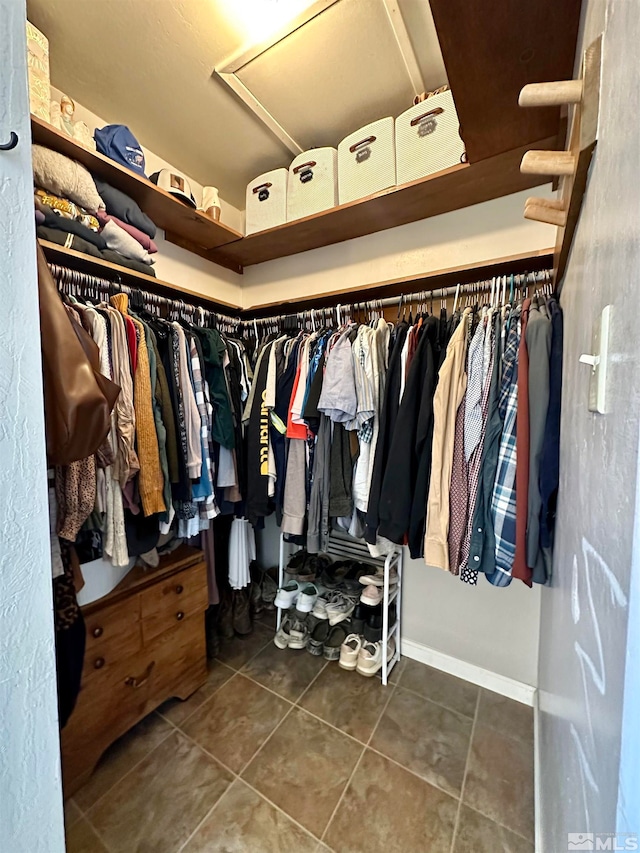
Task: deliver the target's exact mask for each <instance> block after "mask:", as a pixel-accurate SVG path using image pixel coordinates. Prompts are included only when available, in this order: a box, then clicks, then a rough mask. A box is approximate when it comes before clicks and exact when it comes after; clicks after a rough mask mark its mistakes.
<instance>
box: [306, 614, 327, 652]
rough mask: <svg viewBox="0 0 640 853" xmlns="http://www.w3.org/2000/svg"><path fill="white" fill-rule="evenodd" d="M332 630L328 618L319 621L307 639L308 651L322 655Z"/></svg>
mask: <svg viewBox="0 0 640 853" xmlns="http://www.w3.org/2000/svg"><path fill="white" fill-rule="evenodd" d="M330 630H331V627H330V625H329V623H328V622H327V621H326V620H325V621H323V622H318V624H317V625H316V626H315V628H314V629H313V631H312V632H311V633H310V634H309V639H308V641H307V651H308V652H309V654H310V655H315V656H316V657H320V655H321V654H322V651H323V648H324V644H325V642H326V640H327V638H328V636H329V631H330Z"/></svg>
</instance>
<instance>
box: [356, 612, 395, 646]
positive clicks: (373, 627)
mask: <svg viewBox="0 0 640 853" xmlns="http://www.w3.org/2000/svg"><path fill="white" fill-rule="evenodd" d="M396 618H397V616H396V609H395V607H390V608H389V624H388V630H389V631H390V630H391V629H392V628H393V626H394V625H395V624H396ZM362 633H363V634H364V638H365V640H368V641H369V642H370V643H377V642H379V641H380V640H381V639H382V608H381V607H380V608H378V609H377V610H375V611H373V612H372V613H371V614H370V616H369V617H368V619H367V621H366V622H365V623H364V630H363V632H362Z"/></svg>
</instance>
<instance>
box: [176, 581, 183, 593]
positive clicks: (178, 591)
mask: <svg viewBox="0 0 640 853" xmlns="http://www.w3.org/2000/svg"><path fill="white" fill-rule="evenodd" d="M176 592H177V593H178V595H181V594H182V593H183V592H184V587H183V586H182V584H181V583H179V584H178V586H177V587H176Z"/></svg>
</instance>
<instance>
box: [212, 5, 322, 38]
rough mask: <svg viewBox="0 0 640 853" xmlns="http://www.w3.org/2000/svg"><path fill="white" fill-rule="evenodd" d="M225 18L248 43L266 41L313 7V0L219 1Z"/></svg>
mask: <svg viewBox="0 0 640 853" xmlns="http://www.w3.org/2000/svg"><path fill="white" fill-rule="evenodd" d="M219 2H220V4H221V5H222V7H223V8H224V11H225V15H226V16H227V18H228V19H229V20H230V21H231V22H232V23H233V24H234V25H235V26H236V27H237V28H238V29H239V30H240V31H241V33H242V38H243V39H244V40H246V41H248V42H250V43H253V42H256V41H262V40H263V39H268V38H269V37H270V36H272V35H273V34H274V33H276V32H278V30H280V29H282V28H283V27H284V26H286V25H287V24H288V23H289V22H290V21H293V20H294V19H295V18H296V17H297V16H298V15H300V14H301V13H302V12H304V11H305V10H306V9H308V8H309V6H312V5H313V2H314V0H219Z"/></svg>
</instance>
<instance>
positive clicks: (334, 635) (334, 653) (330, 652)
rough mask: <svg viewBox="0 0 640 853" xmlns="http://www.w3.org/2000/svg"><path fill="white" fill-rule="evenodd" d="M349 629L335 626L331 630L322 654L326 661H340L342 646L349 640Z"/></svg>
mask: <svg viewBox="0 0 640 853" xmlns="http://www.w3.org/2000/svg"><path fill="white" fill-rule="evenodd" d="M347 636H348V633H347V629H346V628H344V627H343V626H342V625H334V626H333V628H331V629H330V630H329V636H328V637H327V639H326V640H325V644H324V646H323V648H322V654H323V656H324V658H325V659H326V660H338V658H339V657H340V649H341V647H342V644H343V643H344V641H345V640H346V639H347Z"/></svg>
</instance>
